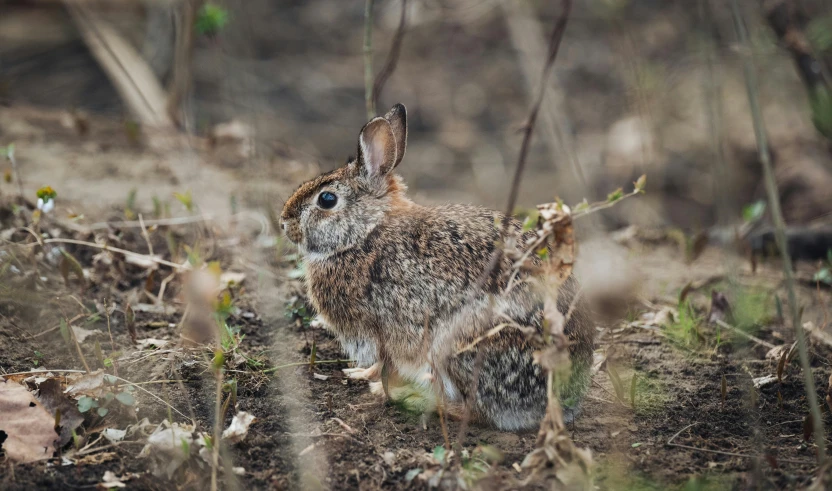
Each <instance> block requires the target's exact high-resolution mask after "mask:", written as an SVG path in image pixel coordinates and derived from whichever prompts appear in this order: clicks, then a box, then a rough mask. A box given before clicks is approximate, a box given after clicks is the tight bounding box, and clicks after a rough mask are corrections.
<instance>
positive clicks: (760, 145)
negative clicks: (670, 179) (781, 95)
mask: <svg viewBox="0 0 832 491" xmlns="http://www.w3.org/2000/svg"><path fill="white" fill-rule="evenodd" d="M731 12H732V14H733V18H734V28H735V29H736V32H737V35H738V37H739V39H740V43H741V45H742V47H743V48H744V49H745V50H747V51H748V53H751V43H750V42H749V41H748V32H747V30H746V26H745V22H744V21H743V19H742V15H741V13H740V8H739V5H738V3H737V0H732V1H731ZM743 71H744V73H745V83H746V91H747V92H748V103H749V106H751V117H752V120H753V123H754V134H755V136H756V139H757V150H758V152H759V153H760V163H761V164H762V165H763V177H764V179H765V185H766V194H767V195H768V202H769V205H770V206H771V217H772V220H773V221H774V236H775V239H776V241H777V248H778V249H780V256H781V258H782V260H783V274H784V275H785V276H786V289H787V290H788V294H789V308H790V309H791V314H792V324H793V326H794V330H795V334H796V337H797V349H798V353H799V354H800V366H801V368H802V370H803V378H804V385H805V389H806V397H807V399H808V401H809V410H810V412H811V415H812V426H813V433H814V439H815V444H816V445H817V447H818V454H817V457H818V467H823V466H824V464H825V462H826V441H825V439H824V431H823V420H822V419H821V413H820V406H819V405H818V394H817V390H816V389H815V380H814V377H813V375H812V367H811V365H810V364H809V350H808V349H807V347H806V333H805V332H803V326H802V325H801V323H800V308H799V307H798V305H797V295H795V286H794V275H793V274H792V259H791V256H790V255H789V250H788V242H787V241H786V232H785V230H786V223H785V220H784V219H783V212H782V211H781V209H780V196H779V194H778V192H777V183H776V182H775V180H774V172H773V170H772V165H771V154H770V153H769V149H768V138H767V136H766V131H765V128H764V127H763V116H762V112H761V110H760V103H759V101H758V99H757V80H756V75H755V71H754V66H753V62H752V60H751V58H750V57H749V56H745V57H744V59H743Z"/></svg>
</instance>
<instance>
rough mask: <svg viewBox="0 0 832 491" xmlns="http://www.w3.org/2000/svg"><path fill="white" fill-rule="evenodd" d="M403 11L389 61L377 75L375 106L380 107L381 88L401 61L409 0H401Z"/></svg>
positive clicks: (374, 88)
mask: <svg viewBox="0 0 832 491" xmlns="http://www.w3.org/2000/svg"><path fill="white" fill-rule="evenodd" d="M401 2H402V13H401V15H400V17H399V27H398V28H396V34H394V35H393V42H392V43H391V45H390V53H389V54H388V55H387V61H385V62H384V68H382V69H381V71H380V72H378V75H376V81H375V83H373V95H372V98H373V107H378V99H379V97H381V90H382V89H383V88H384V84H385V83H387V79H388V78H390V76H391V75H393V72H394V71H395V70H396V65H397V64H398V62H399V56H400V55H401V51H402V40H404V32H405V25H406V21H407V0H401Z"/></svg>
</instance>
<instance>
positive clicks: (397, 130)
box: [384, 104, 407, 167]
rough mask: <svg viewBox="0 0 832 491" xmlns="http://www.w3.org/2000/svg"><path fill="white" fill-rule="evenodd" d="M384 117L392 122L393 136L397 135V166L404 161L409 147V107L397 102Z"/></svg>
mask: <svg viewBox="0 0 832 491" xmlns="http://www.w3.org/2000/svg"><path fill="white" fill-rule="evenodd" d="M384 119H386V120H387V121H388V122H389V123H390V127H391V128H392V129H393V136H394V137H396V163H395V164H394V165H393V167H396V166H398V165H399V163H400V162H401V161H402V157H404V151H405V149H406V148H407V109H405V107H404V104H396V105H395V106H393V107H392V108H391V109H390V111H388V112H387V114H385V115H384Z"/></svg>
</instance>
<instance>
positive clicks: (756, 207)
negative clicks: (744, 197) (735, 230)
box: [742, 200, 766, 223]
mask: <svg viewBox="0 0 832 491" xmlns="http://www.w3.org/2000/svg"><path fill="white" fill-rule="evenodd" d="M765 212H766V202H765V201H764V200H760V201H755V202H754V203H751V204H748V205H745V206H743V207H742V219H743V220H744V221H745V222H746V223H752V222H756V221H757V220H759V219H761V218H763V215H764V214H765Z"/></svg>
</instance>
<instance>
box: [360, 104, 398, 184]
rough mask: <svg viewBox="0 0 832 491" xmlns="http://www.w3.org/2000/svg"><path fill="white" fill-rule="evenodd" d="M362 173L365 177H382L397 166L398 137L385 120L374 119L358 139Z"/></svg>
mask: <svg viewBox="0 0 832 491" xmlns="http://www.w3.org/2000/svg"><path fill="white" fill-rule="evenodd" d="M358 151H359V152H360V158H359V162H360V165H361V173H362V174H363V175H364V176H365V177H369V178H376V177H381V176H384V175H385V174H387V173H388V172H390V171H391V170H393V167H395V165H396V137H395V136H394V135H393V128H392V127H391V126H390V123H389V122H388V121H387V120H386V119H384V118H374V119H373V120H372V121H370V122H369V123H367V124H366V125H364V128H362V129H361V135H360V136H359V137H358Z"/></svg>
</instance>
